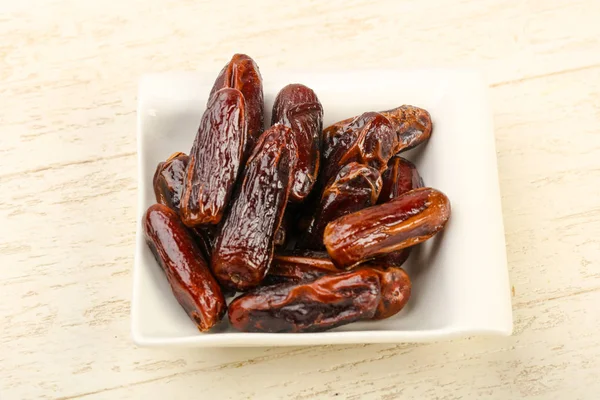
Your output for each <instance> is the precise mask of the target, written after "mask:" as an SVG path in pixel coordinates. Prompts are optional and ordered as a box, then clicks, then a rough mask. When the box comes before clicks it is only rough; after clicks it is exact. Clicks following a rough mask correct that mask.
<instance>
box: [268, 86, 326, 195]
mask: <svg viewBox="0 0 600 400" xmlns="http://www.w3.org/2000/svg"><path fill="white" fill-rule="evenodd" d="M271 122H272V124H276V123H281V124H284V125H286V126H289V127H290V128H291V129H292V131H293V133H294V136H295V139H296V144H297V145H298V163H297V164H296V169H295V171H294V182H293V184H292V191H291V193H290V200H292V201H296V202H299V201H302V200H304V199H305V198H306V196H308V194H309V193H310V191H311V190H312V188H313V186H314V184H315V182H316V180H317V175H318V173H319V163H320V157H321V131H322V130H323V107H322V106H321V103H320V102H319V99H318V98H317V95H316V94H315V92H313V90H312V89H310V88H308V87H306V86H304V85H301V84H297V83H295V84H291V85H287V86H286V87H284V88H283V89H281V91H280V92H279V94H278V95H277V97H276V98H275V103H274V104H273V114H272V119H271Z"/></svg>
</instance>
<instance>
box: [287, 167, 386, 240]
mask: <svg viewBox="0 0 600 400" xmlns="http://www.w3.org/2000/svg"><path fill="white" fill-rule="evenodd" d="M381 186H382V180H381V175H380V174H379V171H378V170H376V169H375V168H373V167H369V166H367V165H362V164H359V163H356V162H351V163H349V164H347V165H345V166H344V167H342V169H340V170H339V172H338V173H337V175H336V176H335V177H334V178H333V179H332V180H331V181H330V182H329V184H328V185H327V186H325V189H324V190H323V193H322V194H321V200H320V202H319V204H318V205H317V207H316V209H315V211H314V214H313V217H312V219H311V221H310V224H309V226H308V228H307V230H306V232H305V234H304V235H303V236H302V239H301V240H300V242H299V243H298V246H297V247H298V248H300V249H303V248H304V249H312V250H323V249H325V246H324V245H323V232H324V231H325V227H326V226H327V224H328V223H329V222H331V221H333V220H334V219H337V218H339V217H342V216H344V215H346V214H350V213H352V212H355V211H358V210H362V209H363V208H365V207H369V206H372V205H375V203H376V201H377V198H378V196H379V193H380V191H381Z"/></svg>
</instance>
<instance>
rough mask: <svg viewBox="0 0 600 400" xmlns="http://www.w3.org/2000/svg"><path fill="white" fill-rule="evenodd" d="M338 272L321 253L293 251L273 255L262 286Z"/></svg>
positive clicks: (324, 253) (325, 255)
mask: <svg viewBox="0 0 600 400" xmlns="http://www.w3.org/2000/svg"><path fill="white" fill-rule="evenodd" d="M336 272H340V270H339V269H338V268H337V267H336V266H335V265H334V264H333V262H332V261H331V259H330V258H329V255H328V254H327V253H326V252H323V251H311V250H300V251H298V250H295V251H291V252H284V253H279V254H275V256H274V257H273V263H272V264H271V268H270V269H269V273H268V274H267V276H266V277H265V280H264V281H263V284H264V285H274V284H277V283H285V282H300V281H305V280H312V279H316V278H318V277H320V276H323V275H327V274H332V273H336Z"/></svg>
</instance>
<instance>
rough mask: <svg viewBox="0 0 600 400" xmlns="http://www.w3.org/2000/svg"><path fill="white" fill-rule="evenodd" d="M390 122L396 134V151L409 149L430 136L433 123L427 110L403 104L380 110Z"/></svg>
mask: <svg viewBox="0 0 600 400" xmlns="http://www.w3.org/2000/svg"><path fill="white" fill-rule="evenodd" d="M381 114H383V115H384V116H386V117H387V119H388V120H389V121H390V122H391V123H392V126H393V128H394V130H395V131H396V134H397V135H398V148H397V149H396V153H400V152H402V151H406V150H410V149H412V148H414V147H416V146H418V145H420V144H421V143H423V142H424V141H426V140H427V139H429V137H430V136H431V132H432V130H433V124H432V122H431V116H430V115H429V112H427V110H424V109H422V108H419V107H415V106H409V105H403V106H400V107H397V108H393V109H391V110H387V111H381Z"/></svg>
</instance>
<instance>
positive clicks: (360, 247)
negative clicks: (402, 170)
mask: <svg viewBox="0 0 600 400" xmlns="http://www.w3.org/2000/svg"><path fill="white" fill-rule="evenodd" d="M449 217H450V201H449V200H448V198H447V197H446V195H444V194H443V193H442V192H440V191H438V190H435V189H431V188H420V189H415V190H411V191H410V192H407V193H405V194H403V195H401V196H399V197H397V198H395V199H393V200H391V201H389V202H388V203H385V204H381V205H376V206H373V207H369V208H365V209H363V210H361V211H358V212H355V213H352V214H348V215H346V216H344V217H341V218H338V219H336V220H335V221H333V222H330V223H329V224H328V225H327V227H326V228H325V234H324V242H325V247H326V248H327V252H328V253H329V256H330V257H331V259H332V260H333V261H334V263H335V264H336V265H337V266H338V267H342V268H345V267H350V266H352V265H355V264H358V263H361V262H364V261H368V260H370V259H373V258H376V257H378V256H383V255H386V254H389V253H390V252H394V251H397V250H401V249H404V248H406V247H410V246H413V245H415V244H418V243H421V242H423V241H425V240H427V239H429V238H430V237H432V236H433V235H435V234H436V233H437V232H439V231H440V230H441V229H442V228H443V227H444V225H445V224H446V221H447V220H448V218H449Z"/></svg>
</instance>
